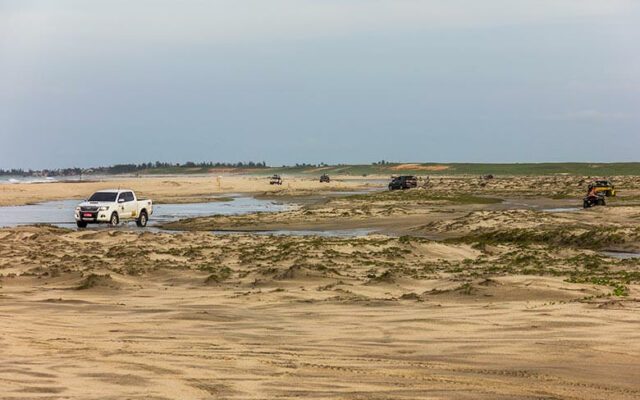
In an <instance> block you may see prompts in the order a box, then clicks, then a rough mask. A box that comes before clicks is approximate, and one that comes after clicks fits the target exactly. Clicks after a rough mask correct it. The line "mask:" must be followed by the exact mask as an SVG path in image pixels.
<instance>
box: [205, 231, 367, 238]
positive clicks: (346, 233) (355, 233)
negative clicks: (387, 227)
mask: <svg viewBox="0 0 640 400" xmlns="http://www.w3.org/2000/svg"><path fill="white" fill-rule="evenodd" d="M374 232H375V229H334V230H324V231H311V230H280V231H212V232H211V233H215V234H216V235H230V234H237V233H247V234H252V235H291V236H324V237H341V238H350V237H357V236H366V235H368V234H370V233H374Z"/></svg>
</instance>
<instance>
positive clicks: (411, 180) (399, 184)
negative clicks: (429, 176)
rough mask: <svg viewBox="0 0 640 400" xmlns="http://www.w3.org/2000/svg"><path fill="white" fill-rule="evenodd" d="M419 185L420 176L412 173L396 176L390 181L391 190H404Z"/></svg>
mask: <svg viewBox="0 0 640 400" xmlns="http://www.w3.org/2000/svg"><path fill="white" fill-rule="evenodd" d="M417 186H418V178H416V177H415V176H411V175H404V176H396V177H395V178H393V179H392V180H391V182H389V190H404V189H411V188H414V187H417Z"/></svg>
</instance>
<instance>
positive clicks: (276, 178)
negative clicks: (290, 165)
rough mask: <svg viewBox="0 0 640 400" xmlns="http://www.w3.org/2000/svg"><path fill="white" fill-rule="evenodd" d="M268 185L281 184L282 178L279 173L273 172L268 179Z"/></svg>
mask: <svg viewBox="0 0 640 400" xmlns="http://www.w3.org/2000/svg"><path fill="white" fill-rule="evenodd" d="M269 185H282V178H281V177H280V175H278V174H275V175H273V176H272V177H271V179H269Z"/></svg>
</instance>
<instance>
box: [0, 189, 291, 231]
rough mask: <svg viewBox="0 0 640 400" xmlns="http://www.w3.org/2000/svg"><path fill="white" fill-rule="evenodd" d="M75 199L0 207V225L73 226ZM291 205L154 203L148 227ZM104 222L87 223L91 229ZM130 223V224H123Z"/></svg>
mask: <svg viewBox="0 0 640 400" xmlns="http://www.w3.org/2000/svg"><path fill="white" fill-rule="evenodd" d="M78 203H80V201H79V200H62V201H48V202H44V203H38V204H31V205H26V206H10V207H0V226H17V225H30V224H52V225H56V226H60V227H63V228H76V223H75V220H74V217H73V213H74V210H75V208H76V206H77V205H78ZM292 206H293V205H291V204H285V203H281V202H275V201H270V200H259V199H254V198H252V197H236V198H233V199H232V200H230V201H224V202H220V201H214V202H208V203H186V204H154V206H153V215H151V216H150V218H149V226H150V227H153V226H154V225H157V224H162V223H165V222H170V221H177V220H179V219H184V218H194V217H205V216H209V215H214V214H218V215H237V214H248V213H252V212H280V211H286V210H288V209H290V208H291V207H292ZM100 226H102V227H103V228H104V227H105V225H97V224H96V225H89V228H88V229H95V228H99V227H100ZM124 226H133V227H135V224H133V223H127V224H124Z"/></svg>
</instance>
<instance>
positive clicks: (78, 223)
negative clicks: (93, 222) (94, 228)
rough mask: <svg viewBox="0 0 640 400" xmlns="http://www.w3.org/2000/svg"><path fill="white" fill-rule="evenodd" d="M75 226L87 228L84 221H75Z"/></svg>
mask: <svg viewBox="0 0 640 400" xmlns="http://www.w3.org/2000/svg"><path fill="white" fill-rule="evenodd" d="M76 225H78V228H86V227H87V223H86V222H85V221H76Z"/></svg>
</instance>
